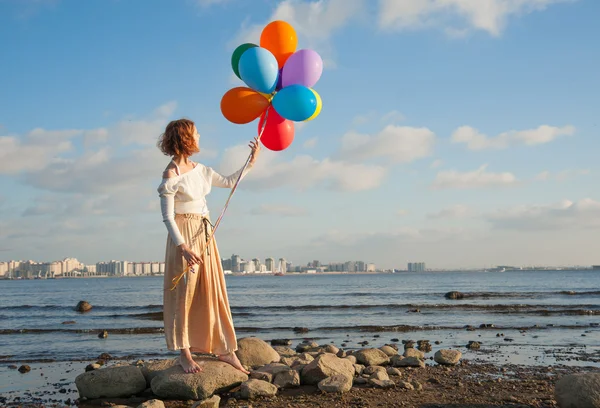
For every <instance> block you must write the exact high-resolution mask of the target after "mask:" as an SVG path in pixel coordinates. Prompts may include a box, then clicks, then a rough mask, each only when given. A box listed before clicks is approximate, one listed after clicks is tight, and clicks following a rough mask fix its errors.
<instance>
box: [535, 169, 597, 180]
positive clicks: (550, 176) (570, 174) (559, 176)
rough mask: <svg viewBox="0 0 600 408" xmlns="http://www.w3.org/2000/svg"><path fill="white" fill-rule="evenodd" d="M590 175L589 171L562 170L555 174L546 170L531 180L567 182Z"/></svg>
mask: <svg viewBox="0 0 600 408" xmlns="http://www.w3.org/2000/svg"><path fill="white" fill-rule="evenodd" d="M590 173H591V171H590V170H589V169H568V170H562V171H559V172H556V173H552V172H550V171H548V170H545V171H542V172H540V173H538V174H537V175H536V176H535V177H534V178H533V179H534V180H535V181H548V180H554V181H559V182H562V181H567V180H571V179H574V178H576V177H580V176H587V175H589V174H590Z"/></svg>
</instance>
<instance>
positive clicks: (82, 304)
mask: <svg viewBox="0 0 600 408" xmlns="http://www.w3.org/2000/svg"><path fill="white" fill-rule="evenodd" d="M90 310H92V305H90V304H89V303H88V302H86V301H85V300H81V301H79V303H77V306H75V311H77V312H80V313H85V312H89V311H90Z"/></svg>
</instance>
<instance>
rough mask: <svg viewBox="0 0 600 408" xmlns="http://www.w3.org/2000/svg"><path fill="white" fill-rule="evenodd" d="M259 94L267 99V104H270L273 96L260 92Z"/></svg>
mask: <svg viewBox="0 0 600 408" xmlns="http://www.w3.org/2000/svg"><path fill="white" fill-rule="evenodd" d="M259 94H261V95H262V96H264V97H265V98H267V100H268V101H269V102H271V99H273V94H268V93H262V92H259Z"/></svg>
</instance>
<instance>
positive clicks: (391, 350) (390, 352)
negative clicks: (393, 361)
mask: <svg viewBox="0 0 600 408" xmlns="http://www.w3.org/2000/svg"><path fill="white" fill-rule="evenodd" d="M379 350H381V351H383V352H384V353H385V355H386V356H388V357H392V356H395V355H396V354H398V351H397V350H396V349H395V348H393V347H390V346H383V347H379Z"/></svg>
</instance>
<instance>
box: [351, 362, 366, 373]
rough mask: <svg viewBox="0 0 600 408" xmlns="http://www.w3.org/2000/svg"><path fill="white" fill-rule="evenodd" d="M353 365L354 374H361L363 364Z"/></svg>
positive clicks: (363, 368)
mask: <svg viewBox="0 0 600 408" xmlns="http://www.w3.org/2000/svg"><path fill="white" fill-rule="evenodd" d="M353 366H354V373H355V374H356V375H361V374H362V373H363V372H364V371H365V366H364V365H362V364H353Z"/></svg>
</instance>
